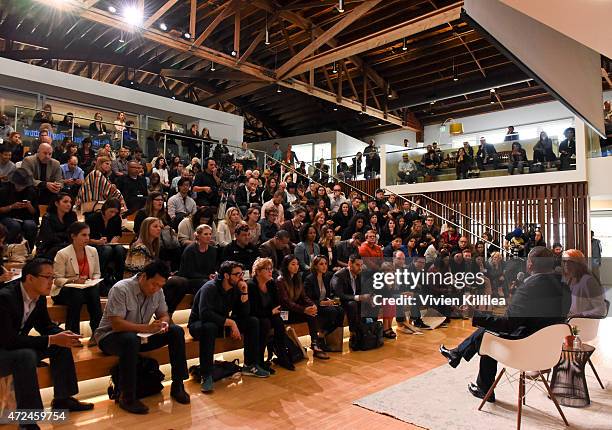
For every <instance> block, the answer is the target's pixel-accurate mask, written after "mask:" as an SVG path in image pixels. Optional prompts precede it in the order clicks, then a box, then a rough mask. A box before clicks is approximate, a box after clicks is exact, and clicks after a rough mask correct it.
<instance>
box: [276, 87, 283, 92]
mask: <svg viewBox="0 0 612 430" xmlns="http://www.w3.org/2000/svg"><path fill="white" fill-rule="evenodd" d="M276 92H277V93H282V92H283V90H281V87H280V85H279V86H278V87H276Z"/></svg>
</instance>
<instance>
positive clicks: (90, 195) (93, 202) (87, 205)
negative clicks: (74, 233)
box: [77, 157, 126, 213]
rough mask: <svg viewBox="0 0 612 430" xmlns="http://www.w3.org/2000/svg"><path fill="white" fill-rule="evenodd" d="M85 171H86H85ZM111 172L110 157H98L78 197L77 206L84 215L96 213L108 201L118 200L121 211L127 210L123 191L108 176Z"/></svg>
mask: <svg viewBox="0 0 612 430" xmlns="http://www.w3.org/2000/svg"><path fill="white" fill-rule="evenodd" d="M83 170H85V169H83ZM110 172H111V160H110V158H108V157H98V158H97V160H96V166H95V169H94V170H92V171H91V172H90V173H89V174H88V175H87V176H86V177H85V182H83V186H82V187H81V189H80V190H79V194H78V196H77V206H79V207H80V208H81V210H82V211H83V213H89V212H95V210H96V209H99V208H100V206H101V205H102V204H103V203H99V202H105V201H106V200H108V199H111V198H113V199H118V200H119V201H120V202H121V211H122V212H124V211H125V210H126V207H125V201H124V200H123V195H122V194H121V191H119V190H118V189H117V186H116V185H115V184H113V183H112V182H111V181H110V180H109V179H108V175H110Z"/></svg>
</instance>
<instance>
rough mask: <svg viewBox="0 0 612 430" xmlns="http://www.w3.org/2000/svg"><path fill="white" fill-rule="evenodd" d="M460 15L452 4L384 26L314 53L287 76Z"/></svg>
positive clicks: (436, 25)
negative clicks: (374, 31) (371, 32)
mask: <svg viewBox="0 0 612 430" xmlns="http://www.w3.org/2000/svg"><path fill="white" fill-rule="evenodd" d="M460 16H461V6H457V5H456V4H453V5H450V6H447V7H444V8H440V9H438V10H436V11H433V12H430V13H427V14H425V15H421V16H419V17H417V18H414V19H411V20H409V21H406V22H403V23H401V24H397V25H394V26H392V27H390V28H386V29H384V30H381V31H378V32H376V33H374V34H370V35H367V36H364V37H362V38H360V39H357V40H355V41H352V42H349V43H346V44H344V45H341V46H338V47H336V48H333V49H330V50H328V51H326V52H323V53H321V54H318V55H315V56H313V57H311V58H309V59H308V60H305V61H303V62H302V63H301V64H300V65H299V66H297V67H295V68H294V69H293V70H291V72H290V73H289V74H288V76H295V75H296V74H299V73H302V72H304V71H306V70H308V69H309V68H311V67H321V66H323V65H325V64H331V63H332V62H334V61H338V60H341V59H343V58H347V57H351V56H353V55H357V54H360V53H362V52H365V51H369V50H371V49H374V48H377V47H379V46H383V45H386V44H388V43H391V42H394V41H396V40H399V39H401V38H403V37H407V36H411V35H414V34H417V33H420V32H422V31H426V30H430V29H432V28H434V27H438V26H440V25H444V24H446V23H448V22H451V21H455V20H457V19H459V18H460Z"/></svg>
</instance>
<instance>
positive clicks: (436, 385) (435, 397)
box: [354, 352, 612, 430]
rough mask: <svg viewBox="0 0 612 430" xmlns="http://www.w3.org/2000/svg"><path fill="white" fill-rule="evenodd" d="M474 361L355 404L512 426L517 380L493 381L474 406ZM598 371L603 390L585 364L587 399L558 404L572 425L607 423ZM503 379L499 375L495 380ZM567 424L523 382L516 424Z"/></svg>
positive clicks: (455, 428)
mask: <svg viewBox="0 0 612 430" xmlns="http://www.w3.org/2000/svg"><path fill="white" fill-rule="evenodd" d="M595 354H597V352H596V353H595ZM478 361H479V360H478V357H474V359H472V361H471V362H470V363H466V362H465V361H462V362H461V364H460V365H459V367H458V368H456V369H453V368H451V367H450V366H448V365H444V366H441V367H438V368H436V369H433V370H431V371H429V372H427V373H424V374H422V375H419V376H417V377H414V378H411V379H408V380H406V381H404V382H401V383H399V384H397V385H393V386H391V387H389V388H386V389H384V390H382V391H379V392H377V393H374V394H371V395H369V396H366V397H364V398H362V399H359V400H357V401H356V402H354V404H355V405H357V406H361V407H363V408H366V409H369V410H371V411H374V412H377V413H380V414H384V415H389V416H391V417H393V418H396V419H398V420H401V421H404V422H407V423H410V424H414V425H416V426H419V427H423V428H427V429H431V430H476V429H483V430H485V429H486V430H491V429H495V430H505V429H515V428H516V410H517V405H516V404H517V397H518V383H516V382H515V383H513V384H512V385H510V384H508V383H507V382H506V383H504V385H503V386H501V387H500V386H499V385H498V387H497V388H496V390H495V396H496V402H495V403H487V404H486V405H485V406H483V408H482V410H481V411H478V410H477V408H478V405H479V404H480V400H479V399H476V398H475V397H473V396H472V395H471V394H470V393H469V392H468V390H467V386H468V383H469V382H470V381H475V380H476V375H477V373H478ZM587 367H588V366H587ZM498 370H499V369H498ZM597 371H598V373H599V376H600V377H601V379H602V381H603V383H604V385H605V386H606V390H605V391H604V390H602V389H601V387H600V386H599V385H598V384H597V381H596V380H595V378H594V376H593V373H592V372H591V370H590V369H589V368H587V370H586V372H587V383H588V387H589V394H590V397H591V404H590V405H589V406H587V407H585V408H569V407H564V406H561V409H562V410H563V412H564V414H565V416H566V418H567V420H568V421H569V424H570V427H569V428H571V429H584V430H587V429H588V430H610V429H612V369H610V368H604V367H603V366H601V365H599V366H597ZM505 381H506V378H505V376H504V377H502V380H501V381H500V384H502V382H505ZM539 385H540V386H541V387H542V388H544V387H543V385H542V384H541V383H539ZM566 428H568V427H565V425H564V424H563V421H562V419H561V416H560V415H559V413H558V412H557V410H556V408H555V405H554V404H553V402H552V401H551V400H550V399H548V397H547V396H546V395H544V393H542V392H541V391H540V390H538V389H537V388H535V387H533V388H531V390H530V389H529V388H527V405H526V406H523V419H522V426H521V429H538V430H540V429H566Z"/></svg>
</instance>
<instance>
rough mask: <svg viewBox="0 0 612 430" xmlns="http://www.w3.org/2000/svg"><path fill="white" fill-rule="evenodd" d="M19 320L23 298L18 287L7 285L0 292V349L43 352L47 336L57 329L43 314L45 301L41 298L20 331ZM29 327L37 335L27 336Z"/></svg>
mask: <svg viewBox="0 0 612 430" xmlns="http://www.w3.org/2000/svg"><path fill="white" fill-rule="evenodd" d="M22 318H23V296H22V294H21V285H20V284H19V283H16V285H10V286H6V287H4V288H2V289H1V290H0V327H2V329H1V330H0V349H8V350H14V349H22V348H28V349H36V350H40V351H44V350H46V349H47V345H48V344H49V335H51V334H56V333H60V332H61V331H62V329H61V328H59V326H57V325H56V324H54V323H53V322H52V321H51V319H50V318H49V313H48V312H47V298H46V297H45V296H41V297H39V298H38V301H37V302H36V307H35V308H34V310H33V311H32V313H31V314H30V316H29V318H28V319H27V321H26V322H25V324H24V326H23V328H21V320H22ZM32 327H33V328H35V329H36V331H38V333H40V334H41V335H40V336H28V333H29V332H30V330H32Z"/></svg>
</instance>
